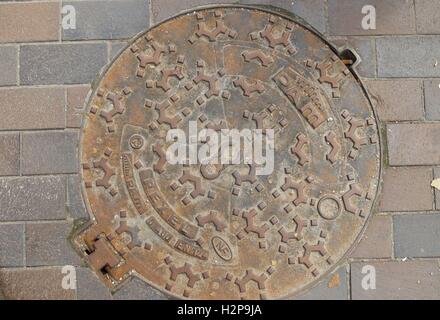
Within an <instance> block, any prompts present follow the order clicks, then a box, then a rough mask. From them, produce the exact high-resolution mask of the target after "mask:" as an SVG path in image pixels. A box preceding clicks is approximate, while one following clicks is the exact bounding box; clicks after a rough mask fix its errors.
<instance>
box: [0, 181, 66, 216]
mask: <svg viewBox="0 0 440 320" xmlns="http://www.w3.org/2000/svg"><path fill="white" fill-rule="evenodd" d="M65 197H66V182H65V178H64V177H61V176H46V177H44V176H41V177H20V178H3V179H0V221H32V220H49V219H50V220H56V219H65V218H66V210H65Z"/></svg>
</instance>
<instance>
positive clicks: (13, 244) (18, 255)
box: [0, 224, 24, 267]
mask: <svg viewBox="0 0 440 320" xmlns="http://www.w3.org/2000/svg"><path fill="white" fill-rule="evenodd" d="M23 264H24V224H0V267H23Z"/></svg>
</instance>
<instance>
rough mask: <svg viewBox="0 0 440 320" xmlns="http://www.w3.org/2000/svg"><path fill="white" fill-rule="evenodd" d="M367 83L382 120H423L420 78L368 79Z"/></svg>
mask: <svg viewBox="0 0 440 320" xmlns="http://www.w3.org/2000/svg"><path fill="white" fill-rule="evenodd" d="M365 84H366V85H367V88H368V91H369V93H370V96H371V98H372V100H373V103H374V107H375V108H376V111H377V113H378V116H379V120H380V121H408V120H423V118H424V112H423V90H422V82H421V81H420V80H408V79H391V80H367V81H365ZM402 97H405V99H402Z"/></svg>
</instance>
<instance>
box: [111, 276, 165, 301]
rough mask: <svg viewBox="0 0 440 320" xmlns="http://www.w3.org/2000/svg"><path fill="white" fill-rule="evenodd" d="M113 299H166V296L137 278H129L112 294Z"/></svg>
mask: <svg viewBox="0 0 440 320" xmlns="http://www.w3.org/2000/svg"><path fill="white" fill-rule="evenodd" d="M113 299H115V300H167V297H166V296H165V295H164V294H163V293H161V292H160V291H158V290H156V289H153V288H152V287H151V286H149V285H148V284H146V283H145V282H143V281H142V280H140V279H138V278H135V277H134V278H133V279H131V280H129V281H128V282H127V283H125V284H124V286H123V287H122V288H121V289H119V290H118V291H117V292H116V293H115V294H114V295H113Z"/></svg>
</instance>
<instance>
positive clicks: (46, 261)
mask: <svg viewBox="0 0 440 320" xmlns="http://www.w3.org/2000/svg"><path fill="white" fill-rule="evenodd" d="M71 230H72V224H70V223H68V222H42V223H28V224H26V265H27V266H31V267H37V266H64V265H78V264H79V263H80V261H81V259H80V258H79V256H78V255H77V254H76V252H75V251H74V250H73V248H72V246H71V245H70V243H69V241H68V239H67V236H68V235H69V233H70V231H71Z"/></svg>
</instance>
